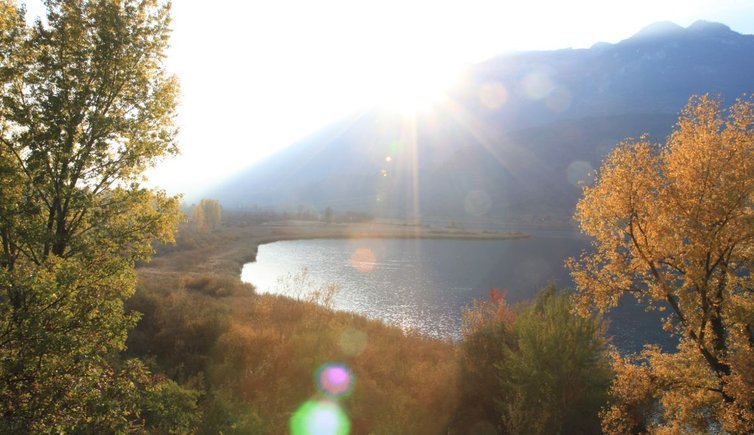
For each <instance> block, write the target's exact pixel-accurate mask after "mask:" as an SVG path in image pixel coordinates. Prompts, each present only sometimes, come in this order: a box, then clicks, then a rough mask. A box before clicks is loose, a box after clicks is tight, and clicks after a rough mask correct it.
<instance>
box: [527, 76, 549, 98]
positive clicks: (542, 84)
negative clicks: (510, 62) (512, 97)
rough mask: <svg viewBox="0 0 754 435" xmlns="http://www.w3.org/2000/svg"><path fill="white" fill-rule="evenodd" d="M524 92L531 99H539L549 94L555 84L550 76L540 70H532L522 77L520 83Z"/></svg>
mask: <svg viewBox="0 0 754 435" xmlns="http://www.w3.org/2000/svg"><path fill="white" fill-rule="evenodd" d="M521 85H522V87H523V90H524V93H525V94H526V96H527V97H529V98H531V99H532V100H541V99H543V98H545V97H547V95H549V94H550V91H552V90H553V88H554V87H555V85H554V84H553V83H552V80H550V77H549V76H548V75H547V74H545V73H541V72H533V73H531V74H528V75H527V76H526V77H524V80H523V82H522V83H521Z"/></svg>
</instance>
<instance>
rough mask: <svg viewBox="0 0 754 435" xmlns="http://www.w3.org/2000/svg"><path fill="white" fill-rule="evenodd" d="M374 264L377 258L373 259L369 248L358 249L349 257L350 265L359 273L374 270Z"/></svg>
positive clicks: (372, 253) (373, 256)
mask: <svg viewBox="0 0 754 435" xmlns="http://www.w3.org/2000/svg"><path fill="white" fill-rule="evenodd" d="M377 201H379V199H377ZM376 262H377V257H375V255H374V252H372V250H371V249H369V248H358V249H357V250H355V251H354V252H353V255H351V265H352V266H353V267H354V268H355V269H356V270H358V271H359V272H361V273H368V272H371V271H372V270H374V265H375V263H376Z"/></svg>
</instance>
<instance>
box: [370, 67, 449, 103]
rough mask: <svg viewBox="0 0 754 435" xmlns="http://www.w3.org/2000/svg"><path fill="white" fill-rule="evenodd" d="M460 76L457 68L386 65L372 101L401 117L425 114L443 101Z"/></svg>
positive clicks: (379, 77)
mask: <svg viewBox="0 0 754 435" xmlns="http://www.w3.org/2000/svg"><path fill="white" fill-rule="evenodd" d="M459 72H460V67H458V66H454V65H449V64H442V63H435V62H426V63H420V62H416V61H414V62H411V63H397V64H394V65H388V66H387V67H386V68H385V70H384V71H382V72H381V73H380V74H379V76H378V80H379V82H378V83H377V85H376V86H375V87H374V91H375V101H376V103H377V104H378V105H379V106H381V107H384V108H385V109H387V110H391V111H395V112H398V113H401V114H404V115H411V114H415V113H416V112H420V111H424V110H428V109H430V108H431V107H432V106H434V105H436V104H438V103H440V102H442V101H443V99H444V98H445V97H446V95H447V92H448V90H450V88H451V87H452V86H453V85H454V84H455V82H456V81H457V79H458V76H459Z"/></svg>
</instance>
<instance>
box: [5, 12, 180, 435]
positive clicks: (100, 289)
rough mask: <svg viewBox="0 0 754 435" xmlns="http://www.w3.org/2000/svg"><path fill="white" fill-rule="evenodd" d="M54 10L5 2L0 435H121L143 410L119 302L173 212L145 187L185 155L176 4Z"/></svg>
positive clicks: (127, 319) (168, 200) (128, 317)
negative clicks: (169, 65)
mask: <svg viewBox="0 0 754 435" xmlns="http://www.w3.org/2000/svg"><path fill="white" fill-rule="evenodd" d="M45 6H46V8H47V19H46V23H43V22H41V21H38V22H36V23H35V24H34V25H32V26H27V25H26V21H25V19H24V17H23V11H19V10H17V9H16V7H15V6H14V4H13V2H10V1H9V0H0V26H1V27H0V39H2V45H0V102H1V104H0V242H1V243H2V245H1V246H0V248H1V250H0V415H2V420H1V421H0V431H2V432H14V433H23V432H30V431H31V432H50V431H74V432H75V431H97V429H96V428H97V427H100V428H107V430H108V431H111V430H115V431H127V430H130V429H131V428H132V425H134V424H137V423H136V422H138V414H139V412H140V410H139V407H138V405H137V404H136V402H135V401H137V399H136V397H137V396H138V394H137V392H136V391H135V390H134V388H136V387H135V385H137V384H138V382H134V381H133V380H129V379H128V371H130V370H133V367H131V366H129V365H128V364H126V365H123V364H121V363H120V362H119V361H118V357H117V353H118V352H119V351H121V350H123V349H124V343H125V338H126V334H127V332H128V330H129V329H130V328H132V327H133V325H134V324H135V322H136V320H137V316H136V315H133V314H127V313H125V312H124V309H123V301H124V299H126V298H128V297H129V296H130V295H131V294H132V293H133V291H134V286H135V272H134V264H135V262H136V261H142V260H146V259H148V258H149V257H150V255H151V253H152V247H151V244H152V242H153V241H157V240H159V241H164V242H168V241H172V237H173V231H174V228H175V226H176V224H177V222H178V220H179V219H180V213H179V211H178V201H177V199H176V198H172V197H168V196H166V195H165V194H164V193H163V192H160V191H153V190H149V189H146V188H144V187H142V186H141V185H140V181H141V179H142V173H143V171H144V169H146V168H147V167H149V166H151V165H153V164H154V163H155V161H156V159H158V158H160V157H162V156H165V155H169V154H173V153H175V152H176V146H175V142H174V138H175V134H176V130H175V128H174V126H173V122H172V121H173V118H174V115H175V100H176V96H177V92H178V88H177V83H176V80H175V79H174V78H172V77H170V76H168V75H166V74H165V72H164V69H163V64H162V62H163V59H164V53H165V49H166V47H167V45H168V37H169V5H163V4H160V3H158V2H157V1H156V0H122V1H112V0H47V1H45ZM133 364H136V362H134V363H133ZM129 367H130V368H129ZM124 370H125V371H126V372H125V373H124ZM124 379H125V380H124ZM112 401H115V403H113V404H112V406H108V407H103V406H102V404H103V403H112ZM97 425H99V426H97Z"/></svg>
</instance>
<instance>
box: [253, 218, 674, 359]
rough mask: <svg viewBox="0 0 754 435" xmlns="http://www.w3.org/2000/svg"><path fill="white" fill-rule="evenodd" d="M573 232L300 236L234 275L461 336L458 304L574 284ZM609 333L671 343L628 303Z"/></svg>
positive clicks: (625, 341) (632, 346) (636, 345)
mask: <svg viewBox="0 0 754 435" xmlns="http://www.w3.org/2000/svg"><path fill="white" fill-rule="evenodd" d="M588 246H589V243H588V240H587V239H585V238H583V237H580V236H579V235H578V234H575V233H571V232H562V231H560V232H555V231H547V232H546V231H541V232H537V233H535V234H534V236H533V237H531V238H528V239H510V240H426V239H424V240H395V239H358V240H298V241H284V242H275V243H270V244H265V245H261V246H260V247H259V251H258V254H257V261H256V262H254V263H248V264H246V265H245V266H244V268H243V271H242V274H241V279H242V280H243V281H245V282H250V283H252V284H254V285H255V286H256V287H257V290H258V291H259V292H261V293H268V292H269V293H277V294H284V295H287V296H291V297H299V298H306V295H307V294H309V293H310V292H311V291H313V290H315V289H317V288H321V287H324V286H326V285H329V284H336V285H337V286H338V287H339V289H340V290H339V292H338V293H337V295H336V296H335V298H334V301H333V305H334V308H335V309H338V310H345V311H351V312H355V313H359V314H363V315H365V316H367V317H369V318H373V319H381V320H384V321H385V322H387V323H389V324H392V325H396V326H399V327H402V328H404V329H415V330H418V331H420V332H421V333H423V334H426V335H429V336H433V337H438V338H451V339H459V338H460V337H461V316H462V311H463V308H464V307H466V306H469V305H470V304H471V303H472V301H473V300H474V299H482V298H487V297H488V296H489V290H490V288H493V287H494V288H498V289H501V290H504V291H505V293H506V295H507V296H506V298H507V300H508V301H509V302H511V303H515V302H519V301H522V300H526V299H531V298H533V297H534V296H535V295H536V293H537V291H539V290H540V289H542V288H543V287H545V286H547V285H548V284H550V283H553V284H555V285H556V286H557V287H558V288H559V289H561V288H566V287H573V282H572V281H571V278H570V276H569V275H568V271H567V270H566V269H565V267H564V265H563V264H564V261H565V259H566V258H568V257H570V256H577V255H578V254H579V253H580V252H581V250H583V249H587V248H588ZM610 319H611V324H610V327H609V329H608V333H609V335H612V336H613V337H614V341H613V342H614V343H615V344H616V345H617V346H618V347H619V349H621V350H622V351H624V352H628V351H631V352H633V351H637V350H640V349H641V346H642V345H643V344H645V343H657V344H661V345H663V346H668V345H669V344H670V343H671V342H672V341H671V340H669V338H668V337H667V334H666V333H664V332H663V331H662V330H661V328H660V322H659V316H658V315H657V314H656V313H649V314H648V313H645V312H643V310H642V309H641V308H640V307H637V306H635V305H634V304H632V303H628V304H625V306H622V307H620V308H619V309H617V310H615V311H614V312H612V313H611V315H610Z"/></svg>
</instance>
